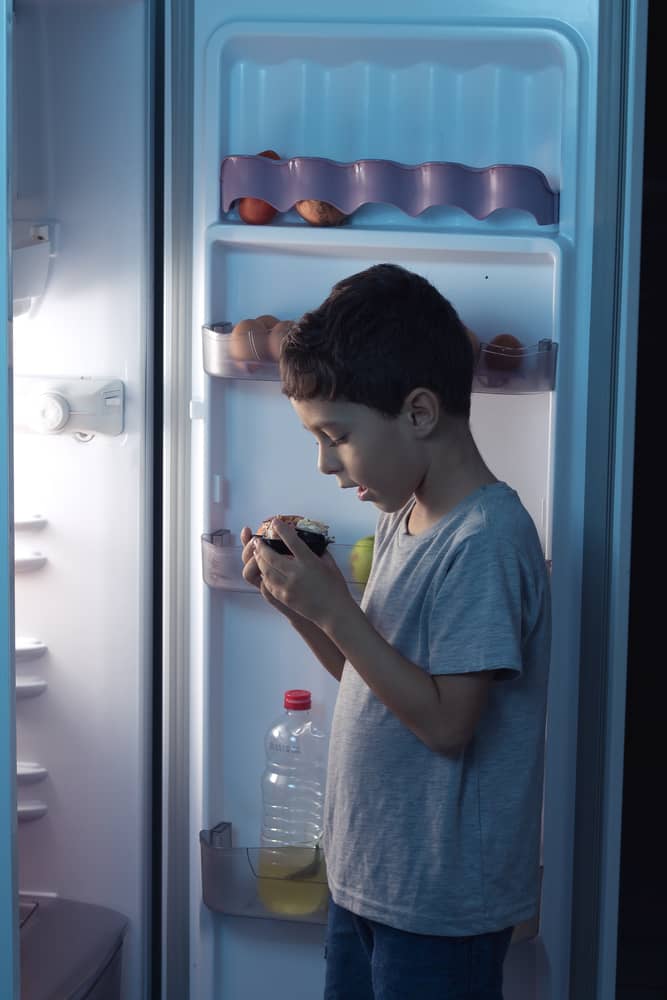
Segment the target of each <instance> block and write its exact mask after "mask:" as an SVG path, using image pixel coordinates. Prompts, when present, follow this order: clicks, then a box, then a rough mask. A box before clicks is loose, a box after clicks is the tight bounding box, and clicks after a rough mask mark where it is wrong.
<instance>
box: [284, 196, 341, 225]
mask: <svg viewBox="0 0 667 1000" xmlns="http://www.w3.org/2000/svg"><path fill="white" fill-rule="evenodd" d="M294 207H295V208H296V210H297V212H298V213H299V215H300V216H301V218H302V219H305V220H306V222H309V223H310V224H311V226H339V225H340V224H341V222H345V220H346V219H347V215H345V213H344V212H341V211H340V209H339V208H336V206H335V205H330V204H329V202H328V201H318V200H317V199H316V198H310V199H306V200H305V201H297V203H296V205H295V206H294Z"/></svg>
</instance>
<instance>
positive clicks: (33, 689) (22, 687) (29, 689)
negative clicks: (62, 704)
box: [16, 677, 48, 698]
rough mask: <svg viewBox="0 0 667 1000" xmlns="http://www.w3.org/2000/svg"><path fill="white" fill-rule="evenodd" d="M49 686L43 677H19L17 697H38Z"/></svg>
mask: <svg viewBox="0 0 667 1000" xmlns="http://www.w3.org/2000/svg"><path fill="white" fill-rule="evenodd" d="M47 687H48V684H47V683H46V681H44V680H42V678H41V677H17V678H16V697H17V698H37V697H38V695H40V694H43V693H44V692H45V691H46V689H47Z"/></svg>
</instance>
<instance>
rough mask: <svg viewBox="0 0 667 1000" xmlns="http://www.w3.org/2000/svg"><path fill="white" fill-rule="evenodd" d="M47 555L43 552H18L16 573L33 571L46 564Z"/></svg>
mask: <svg viewBox="0 0 667 1000" xmlns="http://www.w3.org/2000/svg"><path fill="white" fill-rule="evenodd" d="M46 561H47V560H46V556H44V555H42V553H41V552H17V553H16V557H15V559H14V571H15V572H16V573H33V572H34V571H35V570H38V569H41V568H42V566H45V565H46Z"/></svg>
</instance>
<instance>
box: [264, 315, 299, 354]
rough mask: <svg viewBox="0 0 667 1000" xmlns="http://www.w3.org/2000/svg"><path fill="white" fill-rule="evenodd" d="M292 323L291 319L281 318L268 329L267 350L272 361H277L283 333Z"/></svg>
mask: <svg viewBox="0 0 667 1000" xmlns="http://www.w3.org/2000/svg"><path fill="white" fill-rule="evenodd" d="M293 324H294V320H293V319H283V320H281V321H280V322H279V323H276V325H275V326H274V327H273V329H272V330H269V351H270V352H271V357H272V358H273V360H274V361H278V359H279V358H280V345H281V344H282V342H283V338H284V336H285V334H286V333H287V332H288V330H289V329H290V328H291V327H292V325H293Z"/></svg>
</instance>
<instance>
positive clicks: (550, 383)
mask: <svg viewBox="0 0 667 1000" xmlns="http://www.w3.org/2000/svg"><path fill="white" fill-rule="evenodd" d="M557 354H558V344H556V342H555V341H553V340H540V341H539V342H538V343H537V344H534V345H532V346H530V347H520V348H516V349H512V348H510V349H509V350H503V349H501V348H497V347H494V345H493V344H482V345H481V347H480V352H479V360H478V361H477V364H476V366H475V371H474V374H473V381H472V391H473V392H502V393H508V394H510V395H518V394H523V393H531V392H551V390H552V389H553V388H554V386H555V384H556V356H557Z"/></svg>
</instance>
